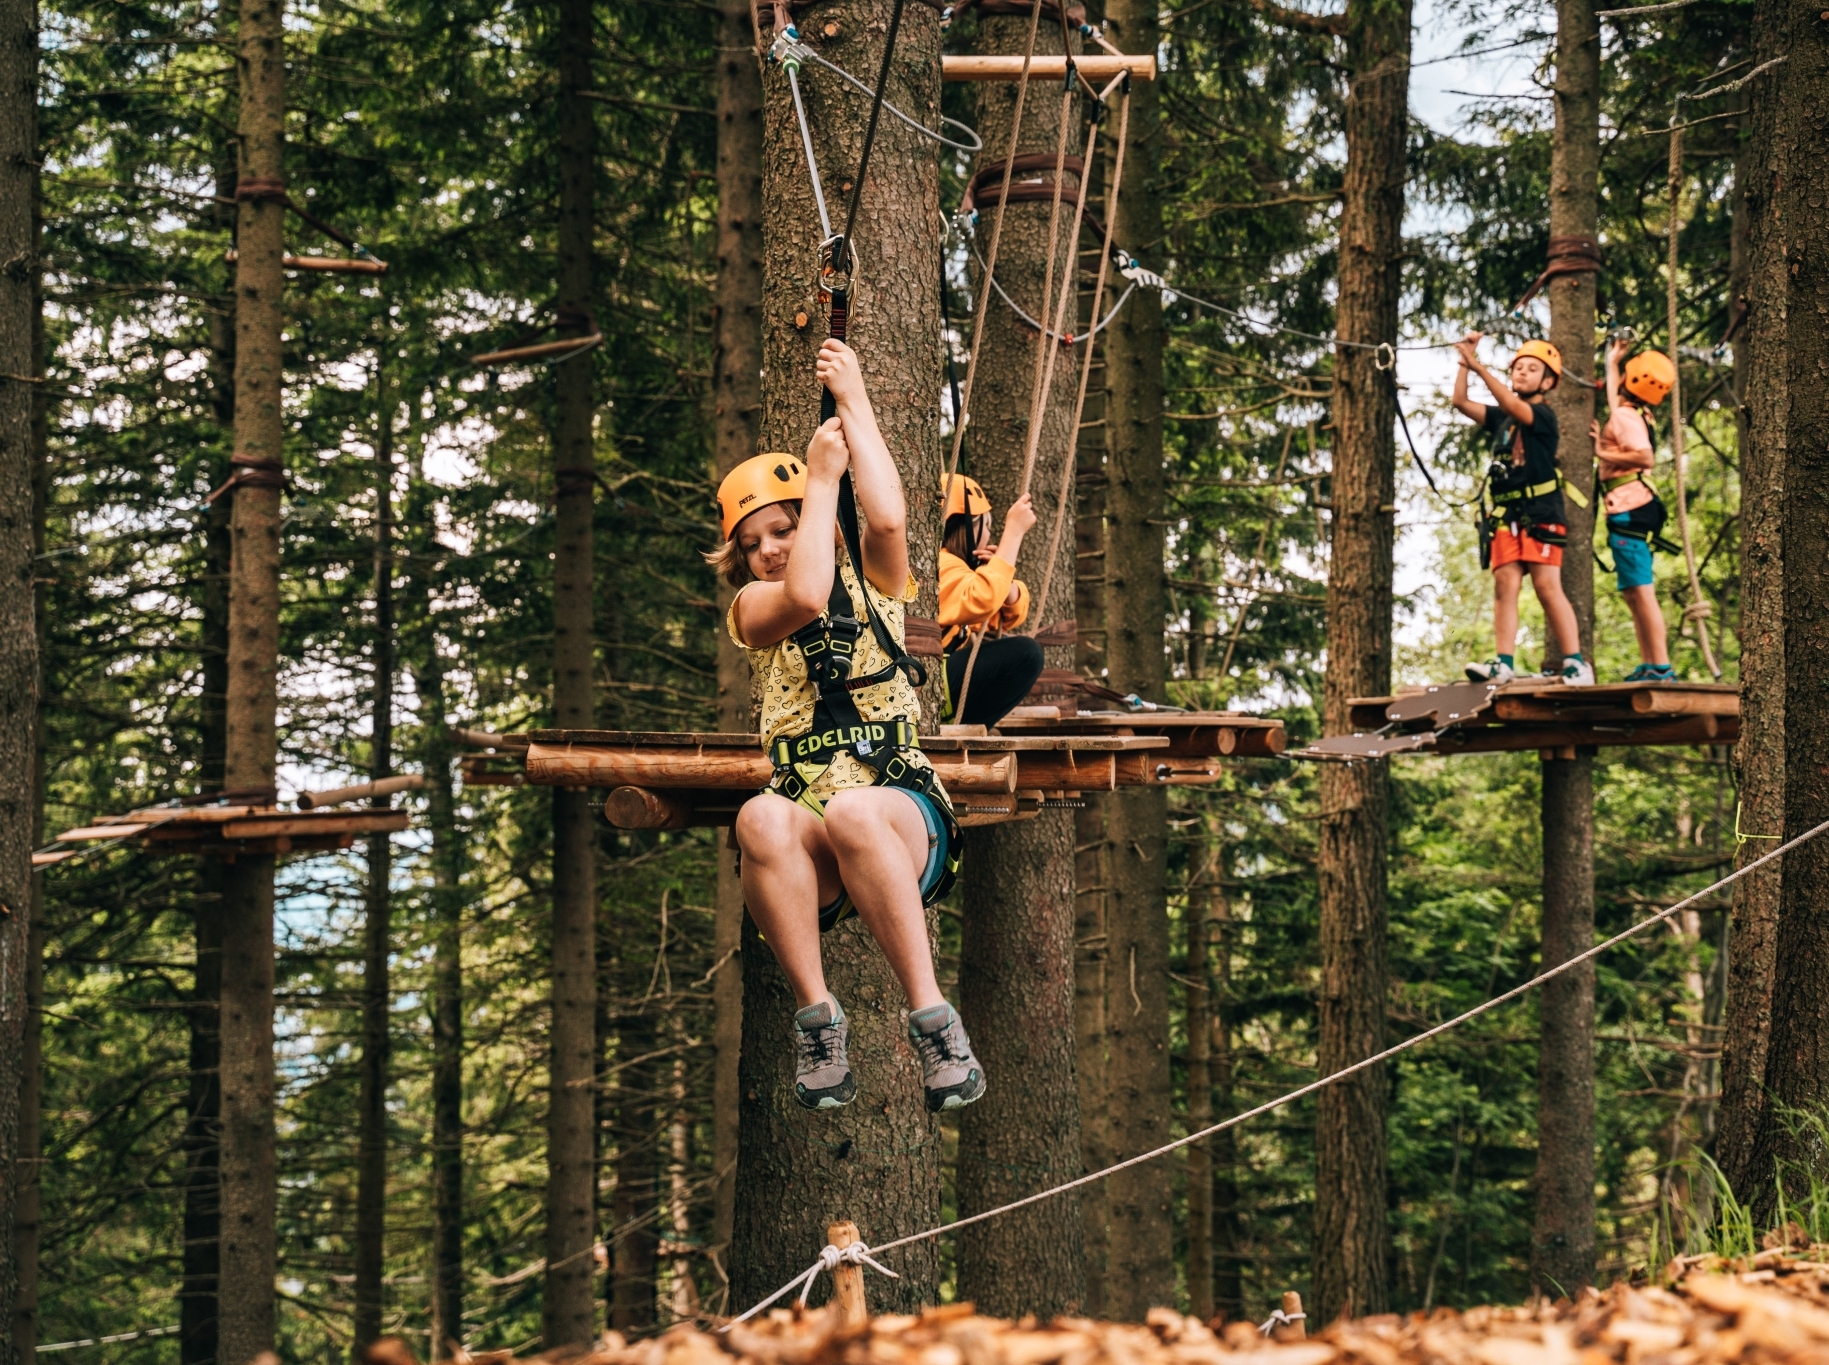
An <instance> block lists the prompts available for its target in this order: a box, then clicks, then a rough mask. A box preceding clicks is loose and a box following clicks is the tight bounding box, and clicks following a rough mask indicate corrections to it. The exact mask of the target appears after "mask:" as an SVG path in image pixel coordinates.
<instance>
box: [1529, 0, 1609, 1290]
mask: <svg viewBox="0 0 1829 1365" xmlns="http://www.w3.org/2000/svg"><path fill="white" fill-rule="evenodd" d="M1554 99H1555V111H1556V128H1555V134H1554V139H1553V141H1552V143H1551V149H1550V235H1551V236H1552V237H1572V236H1585V237H1593V236H1595V235H1596V234H1597V233H1598V232H1599V223H1600V219H1599V214H1600V200H1599V177H1600V32H1599V24H1598V21H1597V20H1596V19H1595V18H1594V0H1557V5H1556V84H1555V90H1554ZM1595 287H1596V286H1595V277H1594V276H1593V275H1562V276H1559V277H1557V278H1556V279H1553V280H1551V281H1550V283H1549V287H1548V289H1547V290H1546V291H1545V292H1546V293H1547V294H1548V295H1549V300H1550V341H1551V342H1552V343H1553V344H1554V345H1555V346H1556V348H1557V349H1558V350H1560V351H1561V352H1562V367H1563V381H1562V383H1560V384H1558V385H1557V386H1556V388H1555V390H1554V391H1553V392H1552V393H1551V395H1550V403H1551V407H1552V409H1553V410H1554V411H1555V413H1556V422H1557V426H1558V429H1559V430H1560V431H1561V432H1562V446H1561V449H1560V451H1559V456H1560V460H1561V464H1562V471H1563V477H1564V478H1565V479H1567V481H1568V483H1569V485H1570V487H1571V488H1574V489H1578V490H1580V492H1581V493H1582V495H1583V496H1584V497H1586V498H1587V499H1588V503H1589V505H1588V506H1587V507H1585V508H1584V507H1582V506H1581V505H1580V504H1579V503H1578V502H1577V501H1576V500H1575V499H1574V498H1568V499H1565V505H1566V509H1567V516H1568V527H1569V544H1570V546H1572V547H1584V548H1585V547H1586V546H1589V545H1591V544H1592V543H1593V540H1594V511H1593V504H1594V501H1595V499H1594V496H1593V494H1594V461H1593V459H1592V456H1591V448H1590V445H1589V442H1588V435H1587V433H1588V424H1589V423H1590V422H1591V421H1592V420H1593V418H1594V390H1593V389H1592V388H1589V387H1587V386H1585V385H1583V384H1579V383H1576V382H1575V381H1576V380H1578V379H1579V380H1589V381H1592V379H1593V377H1594V309H1595V303H1594V300H1595ZM1562 585H1563V588H1564V590H1565V591H1567V593H1568V595H1569V603H1570V605H1571V606H1573V607H1574V609H1575V619H1576V621H1577V622H1578V623H1579V626H1580V629H1581V643H1582V645H1583V647H1584V648H1585V651H1586V654H1587V656H1588V657H1589V658H1593V657H1594V557H1593V556H1592V555H1591V554H1587V553H1585V552H1579V551H1578V552H1577V553H1571V554H1565V555H1564V556H1563V564H1562ZM1560 644H1561V647H1562V649H1563V650H1565V651H1567V650H1568V649H1569V648H1570V645H1569V643H1568V642H1567V641H1562V642H1560ZM1593 941H1594V760H1593V757H1592V756H1591V755H1590V754H1577V755H1576V756H1575V757H1574V758H1572V759H1559V758H1551V759H1546V760H1545V761H1544V764H1543V946H1542V955H1543V965H1544V966H1545V967H1546V968H1547V967H1553V966H1555V965H1557V964H1558V963H1561V962H1564V961H1567V960H1568V959H1569V958H1570V957H1572V956H1574V955H1575V954H1577V953H1580V952H1583V951H1585V950H1586V949H1587V948H1589V947H1590V946H1592V944H1593ZM1538 1011H1539V1019H1540V1020H1541V1023H1540V1027H1539V1033H1538V1052H1537V1175H1536V1181H1535V1187H1536V1188H1535V1193H1536V1220H1535V1224H1534V1226H1533V1229H1532V1233H1531V1283H1532V1286H1533V1287H1534V1288H1535V1289H1536V1290H1537V1291H1538V1292H1539V1293H1547V1294H1550V1295H1552V1296H1556V1295H1561V1294H1568V1295H1570V1296H1573V1295H1576V1294H1578V1293H1579V1292H1580V1291H1581V1289H1582V1288H1584V1287H1585V1286H1587V1285H1589V1284H1591V1283H1593V1280H1594V1255H1595V1249H1594V970H1593V966H1592V964H1589V965H1586V966H1582V967H1578V968H1576V969H1575V970H1574V971H1571V972H1569V973H1567V974H1565V975H1563V976H1559V977H1557V978H1556V979H1555V980H1554V981H1551V982H1550V983H1548V984H1547V985H1546V986H1544V988H1543V994H1542V996H1541V997H1540V998H1539V1001H1538Z"/></svg>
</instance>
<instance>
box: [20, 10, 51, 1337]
mask: <svg viewBox="0 0 1829 1365" xmlns="http://www.w3.org/2000/svg"><path fill="white" fill-rule="evenodd" d="M33 28H34V30H36V28H37V24H36V16H34V22H33ZM33 41H34V44H36V32H35V31H34V35H33ZM33 56H34V58H35V56H36V48H35V47H34V51H33ZM36 113H37V111H36V109H34V110H33V115H34V117H36ZM33 145H34V146H36V145H37V138H36V134H35V133H34V137H33ZM31 233H32V242H33V251H34V252H37V251H38V250H40V249H42V245H43V242H44V198H43V194H42V186H41V185H40V184H39V183H38V179H37V176H36V175H34V176H33V183H32V224H31ZM31 281H32V301H31V314H32V315H31V323H32V336H31V368H30V369H29V370H26V371H22V373H26V374H30V375H32V376H35V377H37V378H39V379H42V378H43V376H44V362H45V331H44V279H43V276H42V275H41V274H40V273H39V272H38V271H36V270H34V271H32V272H31ZM31 405H32V412H31V423H32V426H31V452H30V459H31V473H32V553H33V554H34V555H42V554H43V553H44V551H45V544H46V540H45V533H46V522H47V518H48V515H49V510H50V493H51V487H50V484H51V441H50V405H49V403H48V402H47V401H46V398H45V393H44V386H43V384H38V385H35V386H34V387H33V389H32V392H31ZM40 562H42V561H40ZM48 587H49V585H48V584H47V583H46V582H45V581H44V579H43V577H42V576H41V575H34V582H33V584H32V629H33V632H34V635H35V638H36V639H37V640H38V642H39V643H38V656H37V659H36V660H35V662H34V676H35V677H36V679H37V681H38V690H37V693H36V695H35V697H34V699H33V705H32V769H31V782H32V825H31V839H32V847H34V848H38V847H41V846H42V845H43V843H44V834H45V801H46V797H47V794H48V784H49V769H48V767H47V761H46V751H47V749H48V747H49V744H50V736H49V733H48V732H47V729H46V725H47V718H48V713H49V710H50V698H49V696H48V695H47V693H46V690H45V680H46V649H47V646H46V644H45V640H46V638H47V635H48V631H47V629H46V622H47V619H48V618H47V608H48V606H49V595H48V591H47V589H48ZM26 914H27V915H28V917H29V918H28V921H27V934H26V952H25V964H24V970H25V1016H24V1037H23V1040H22V1042H21V1046H20V1056H19V1144H18V1149H17V1150H18V1156H17V1158H16V1161H17V1167H18V1179H17V1182H16V1185H15V1193H14V1196H13V1197H14V1200H15V1203H14V1207H13V1243H14V1248H15V1250H14V1258H15V1265H16V1266H17V1268H18V1275H19V1281H18V1289H17V1291H16V1292H15V1293H14V1296H13V1329H12V1348H13V1359H14V1360H16V1361H27V1360H32V1359H34V1358H35V1353H36V1350H37V1345H38V1248H39V1236H40V1232H41V1230H42V1229H41V1224H40V1210H41V1200H40V1193H41V1191H42V1188H43V1174H42V1166H41V1156H42V1142H41V1137H42V1135H41V1131H40V1123H41V1119H42V1100H43V1085H44V1073H43V1063H44V945H45V935H46V927H45V917H44V915H45V911H44V878H42V877H37V876H34V877H33V878H32V879H31V897H30V900H29V901H28V902H27V909H26Z"/></svg>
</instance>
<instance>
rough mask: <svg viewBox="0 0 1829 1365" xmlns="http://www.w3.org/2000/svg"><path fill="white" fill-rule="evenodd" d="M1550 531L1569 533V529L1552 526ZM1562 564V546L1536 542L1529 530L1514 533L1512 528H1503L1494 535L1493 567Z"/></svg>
mask: <svg viewBox="0 0 1829 1365" xmlns="http://www.w3.org/2000/svg"><path fill="white" fill-rule="evenodd" d="M1549 529H1550V530H1552V531H1559V532H1561V533H1563V534H1565V535H1566V534H1567V533H1568V529H1569V528H1568V527H1566V526H1556V525H1551V526H1550V528H1549ZM1519 562H1523V563H1525V564H1555V565H1557V566H1558V567H1560V566H1561V564H1562V546H1560V545H1545V544H1544V543H1543V542H1542V541H1540V540H1536V539H1534V538H1533V537H1532V536H1531V533H1530V532H1529V531H1528V530H1524V531H1518V532H1516V533H1515V534H1514V533H1513V531H1512V529H1511V527H1509V526H1501V527H1499V528H1498V529H1497V530H1495V531H1494V532H1493V533H1492V567H1493V568H1495V569H1496V568H1498V567H1499V566H1500V565H1501V564H1517V563H1519Z"/></svg>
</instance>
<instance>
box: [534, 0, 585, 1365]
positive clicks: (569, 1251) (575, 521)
mask: <svg viewBox="0 0 1829 1365" xmlns="http://www.w3.org/2000/svg"><path fill="white" fill-rule="evenodd" d="M592 47H593V31H592V23H591V5H590V0H560V3H559V232H558V236H559V322H560V332H561V334H562V335H580V336H581V335H588V334H589V333H590V332H591V330H592V328H593V324H592V322H591V320H590V319H591V318H592V316H593V312H592V303H593V280H592V259H591V227H592V224H591V212H592V203H593V184H592V181H593V171H592V167H593V160H594V157H595V148H594V142H595V137H594V132H595V130H594V127H593V124H592V113H591V108H592V106H591V104H590V102H589V101H588V100H587V99H585V98H584V92H586V91H588V90H589V89H590V84H591V50H592ZM591 363H592V362H591V357H590V355H589V354H586V355H583V356H579V357H577V358H575V359H572V360H569V361H564V362H561V363H560V364H559V365H558V366H557V367H556V369H557V374H556V375H555V379H554V385H555V397H556V400H557V410H558V412H557V430H556V431H555V432H554V440H553V464H554V471H555V472H554V480H553V482H554V485H555V487H556V489H557V494H558V515H557V517H556V518H555V527H554V530H555V540H556V548H555V551H554V555H553V712H554V720H555V722H556V723H557V724H558V726H559V727H560V728H561V729H567V730H588V729H590V728H591V726H592V724H593V723H594V720H593V717H594V715H595V706H594V698H593V683H594V681H595V648H594V622H593V613H592V608H593V601H594V593H593V586H594V584H593V574H594V569H595V557H594V554H593V550H592V537H591V518H592V498H591V493H592V489H593V487H594V482H595V472H594V471H595V463H596V462H595V448H594V443H593V441H592V431H591V427H592V416H593V411H594V409H593V399H592V391H591V377H592V376H591ZM552 806H553V892H552V894H553V927H552V954H553V957H552V961H553V973H552V976H553V983H552V1033H551V1092H550V1098H549V1100H548V1110H547V1118H546V1161H547V1184H546V1293H545V1298H544V1300H543V1301H542V1315H543V1321H544V1326H545V1345H546V1349H547V1350H549V1351H550V1350H555V1349H558V1348H560V1347H565V1346H581V1345H584V1344H585V1343H587V1342H589V1341H590V1339H591V1336H592V1329H593V1322H594V1313H593V1311H592V1296H591V1285H592V1281H593V1279H594V1277H595V1271H596V1260H595V1258H594V1257H593V1256H592V1254H591V1248H592V1247H593V1246H594V1245H596V1241H597V1170H596V1156H597V1147H596V1132H595V1124H594V1123H593V1121H592V1112H593V1109H594V1107H595V1106H594V1102H593V1093H594V1092H593V1089H592V1085H593V1082H594V1080H595V1077H596V1055H595V1049H596V1008H597V996H596V992H597V968H596V915H597V865H596V831H595V827H594V826H593V823H592V820H591V811H590V806H589V804H588V801H587V799H586V794H585V793H584V792H582V791H570V790H567V789H565V788H555V789H554V791H553V795H552Z"/></svg>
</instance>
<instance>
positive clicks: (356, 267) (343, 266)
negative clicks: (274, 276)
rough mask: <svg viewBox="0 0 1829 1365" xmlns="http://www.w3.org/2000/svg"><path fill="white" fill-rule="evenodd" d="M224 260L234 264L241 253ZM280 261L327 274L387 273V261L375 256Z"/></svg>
mask: <svg viewBox="0 0 1829 1365" xmlns="http://www.w3.org/2000/svg"><path fill="white" fill-rule="evenodd" d="M223 259H224V260H226V261H228V263H229V264H230V265H234V264H235V263H236V262H237V261H238V260H239V259H240V253H239V252H235V251H230V252H227V253H226V254H225V255H224V257H223ZM279 263H280V265H282V266H283V267H285V268H286V269H287V270H306V271H315V272H317V273H319V274H326V275H385V274H387V262H386V261H381V260H377V259H375V258H374V257H373V256H355V257H345V256H281V257H280V258H279Z"/></svg>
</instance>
